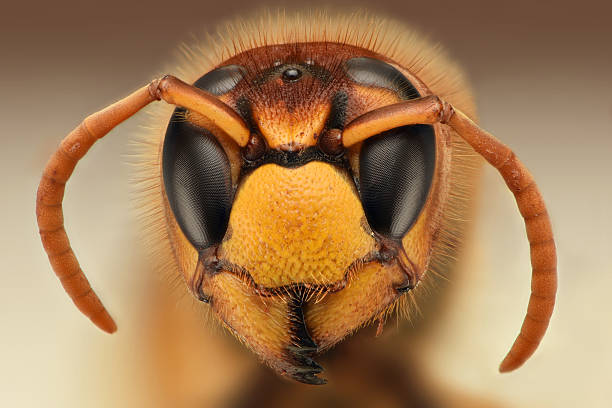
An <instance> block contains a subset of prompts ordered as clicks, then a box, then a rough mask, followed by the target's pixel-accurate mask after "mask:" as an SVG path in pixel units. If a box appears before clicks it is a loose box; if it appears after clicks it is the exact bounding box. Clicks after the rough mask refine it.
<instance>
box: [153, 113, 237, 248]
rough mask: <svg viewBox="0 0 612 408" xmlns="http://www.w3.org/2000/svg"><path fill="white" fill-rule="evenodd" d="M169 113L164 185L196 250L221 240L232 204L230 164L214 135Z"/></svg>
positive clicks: (173, 207) (163, 158) (171, 205)
mask: <svg viewBox="0 0 612 408" xmlns="http://www.w3.org/2000/svg"><path fill="white" fill-rule="evenodd" d="M182 112H183V111H182V110H180V109H177V110H176V111H175V113H174V115H172V119H171V120H170V124H169V125H168V129H167V130H166V138H165V140H164V150H163V153H162V163H163V165H162V170H163V177H164V187H165V189H166V195H167V197H168V201H169V203H170V208H172V212H173V213H174V216H175V218H176V220H177V222H178V224H179V226H180V227H181V230H182V231H183V233H184V234H185V236H186V237H187V239H189V241H190V242H191V244H192V245H193V246H194V247H195V248H196V249H197V250H199V251H201V250H203V249H205V248H208V247H209V246H211V245H214V244H217V243H219V242H221V240H222V239H223V236H224V235H225V232H226V230H227V224H228V221H229V214H230V210H231V206H232V195H233V191H232V182H231V175H230V164H229V160H228V158H227V155H226V154H225V152H224V150H223V148H222V147H221V145H220V144H219V142H218V141H217V139H216V138H215V137H214V136H213V135H212V134H211V133H210V132H208V131H206V130H202V129H198V128H196V127H195V126H193V125H191V124H189V123H188V122H186V121H185V120H184V118H183V117H182V115H181V113H182Z"/></svg>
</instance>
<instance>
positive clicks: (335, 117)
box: [325, 91, 348, 130]
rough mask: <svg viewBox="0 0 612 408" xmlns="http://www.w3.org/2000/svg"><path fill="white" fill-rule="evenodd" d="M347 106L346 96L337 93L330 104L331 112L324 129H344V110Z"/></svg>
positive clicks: (342, 93) (343, 93) (344, 93)
mask: <svg viewBox="0 0 612 408" xmlns="http://www.w3.org/2000/svg"><path fill="white" fill-rule="evenodd" d="M347 106H348V95H347V94H346V92H344V91H340V92H337V93H336V94H335V95H334V97H333V99H332V104H331V110H330V112H329V116H328V117H327V123H326V124H325V128H327V129H340V130H342V129H344V124H345V122H346V108H347Z"/></svg>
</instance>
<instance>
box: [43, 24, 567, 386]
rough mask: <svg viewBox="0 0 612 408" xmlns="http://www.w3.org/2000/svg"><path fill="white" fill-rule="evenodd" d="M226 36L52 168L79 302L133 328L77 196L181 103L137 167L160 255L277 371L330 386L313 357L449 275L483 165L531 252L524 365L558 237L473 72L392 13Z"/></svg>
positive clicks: (107, 116) (505, 366) (100, 117)
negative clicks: (82, 251) (156, 115)
mask: <svg viewBox="0 0 612 408" xmlns="http://www.w3.org/2000/svg"><path fill="white" fill-rule="evenodd" d="M228 27H229V28H228V32H227V33H225V34H224V33H220V37H219V39H220V44H216V43H214V41H211V42H210V44H209V46H210V47H211V48H213V49H214V50H216V51H213V54H214V53H216V56H215V55H213V54H210V55H208V54H206V52H201V51H202V50H204V49H205V48H202V49H200V48H198V50H197V51H189V50H186V56H187V59H188V65H191V66H192V68H191V69H190V68H189V67H188V66H187V67H185V70H184V71H183V74H185V75H186V76H189V77H190V80H189V82H190V83H186V82H183V81H182V80H180V79H178V78H176V77H174V76H170V75H166V76H164V77H162V78H159V79H156V80H153V81H151V82H150V83H149V84H148V85H146V86H144V87H142V88H140V89H138V90H136V91H135V92H133V93H132V94H130V95H128V96H127V97H125V98H123V99H121V100H119V101H117V102H116V103H114V104H112V105H110V106H108V107H107V108H105V109H103V110H101V111H99V112H96V113H94V114H92V115H89V116H88V117H86V118H85V119H84V120H83V121H82V122H81V123H80V124H79V125H78V126H77V127H76V128H75V129H74V130H73V131H72V132H70V133H69V134H68V135H67V136H66V137H65V138H64V139H63V140H62V142H61V143H60V145H59V147H58V148H57V150H56V151H55V153H54V154H53V155H52V156H51V157H50V159H49V161H48V163H47V165H46V167H45V169H44V170H43V175H42V178H41V181H40V184H39V188H38V194H37V197H36V216H37V221H38V226H39V231H40V235H41V240H42V243H43V246H44V248H45V251H46V252H47V255H48V256H49V261H50V263H51V266H52V267H53V269H54V271H55V273H56V275H57V276H58V278H59V280H60V282H61V284H62V286H63V287H64V289H65V290H66V292H67V293H68V295H69V296H70V297H71V298H72V300H73V301H74V303H75V305H76V306H77V307H78V308H79V310H81V311H82V312H83V313H84V314H85V315H86V316H87V317H89V318H90V319H91V321H92V322H93V323H94V324H96V325H97V326H98V327H99V328H100V329H102V330H104V331H106V332H108V333H112V332H114V331H115V330H116V329H117V326H116V324H115V322H114V320H113V319H112V317H111V316H110V314H109V313H108V311H107V310H106V308H105V307H104V305H103V304H102V302H101V300H100V298H98V296H97V295H96V293H95V292H94V290H93V288H92V287H91V285H90V284H89V282H88V280H87V278H86V277H85V274H84V272H83V270H82V269H81V267H80V264H79V262H78V260H77V258H76V255H75V254H74V251H72V248H71V245H70V241H69V239H68V235H67V233H66V230H65V229H64V214H63V209H62V202H63V197H64V190H65V185H66V183H67V182H68V180H69V178H70V176H71V175H72V173H73V171H74V169H75V166H76V165H77V163H78V161H79V160H80V159H81V158H82V157H84V156H85V154H87V152H88V150H89V148H90V147H91V146H92V145H93V144H94V143H95V142H96V141H97V140H99V139H101V138H103V137H104V136H105V135H107V134H108V133H109V132H110V131H111V130H112V129H113V128H114V127H115V126H116V125H118V124H119V123H121V122H123V121H125V120H127V119H128V118H130V117H131V116H132V115H134V114H136V113H137V112H138V111H140V110H141V109H143V108H144V107H145V106H147V105H149V104H150V103H152V102H155V101H160V100H163V101H164V102H165V103H168V104H170V105H174V106H175V107H176V108H175V110H174V111H173V113H172V115H171V118H170V121H169V122H168V123H167V125H166V124H165V123H164V125H163V127H164V129H163V130H162V131H161V132H160V134H158V135H157V138H153V139H151V138H150V137H149V138H147V139H146V140H145V141H144V142H145V143H143V150H142V152H141V153H142V154H141V156H140V157H141V158H142V163H141V164H142V168H141V176H142V178H141V180H142V183H141V188H142V193H143V197H142V198H143V202H142V203H141V207H142V208H143V215H144V217H145V218H146V224H147V225H149V227H150V229H149V230H148V231H147V239H148V240H149V241H150V242H154V240H155V237H156V235H157V238H158V242H156V244H159V245H156V248H155V251H156V253H155V256H156V257H157V258H158V259H160V261H161V262H159V264H160V265H161V264H164V261H167V260H168V259H170V260H172V261H173V262H172V263H171V265H172V266H176V268H174V269H178V273H180V274H182V275H183V278H184V281H185V282H186V284H187V286H188V288H189V289H190V291H191V292H192V293H193V295H194V297H195V298H196V299H199V300H201V301H202V302H205V303H208V304H209V307H210V308H211V309H212V311H213V312H214V315H216V317H217V318H218V320H219V321H220V322H221V323H222V324H223V325H224V326H225V327H226V328H227V329H228V330H230V331H231V332H232V333H233V334H234V335H235V336H236V337H237V338H238V339H240V340H241V341H242V342H243V343H244V344H246V345H247V346H248V347H249V348H250V349H251V350H253V351H254V352H255V353H257V355H258V356H259V357H260V358H261V359H263V360H264V361H265V362H266V363H267V364H268V365H269V366H271V367H272V368H273V369H275V370H276V371H277V372H279V373H281V374H283V375H286V376H288V377H291V378H293V379H295V380H297V381H301V382H305V383H309V384H321V383H323V382H325V380H324V379H323V378H321V377H319V376H318V374H319V373H320V372H321V371H322V368H321V367H320V366H319V365H318V364H317V363H316V362H315V361H314V358H315V356H316V354H317V353H320V352H323V351H325V350H327V349H329V348H330V347H332V346H333V345H334V344H336V343H338V342H339V341H341V340H342V339H343V338H344V337H346V336H347V335H349V334H351V333H352V332H354V331H355V330H357V329H359V328H360V327H362V326H364V325H367V324H369V323H372V322H374V321H377V322H378V331H379V332H380V330H382V327H383V323H384V321H385V319H386V317H387V316H388V314H389V313H391V312H392V311H394V310H399V311H400V312H401V311H402V310H401V309H402V307H403V306H405V304H406V302H404V300H406V298H407V297H408V298H409V300H410V302H411V303H414V302H415V298H416V297H418V296H420V293H421V292H422V289H421V288H420V287H419V288H417V286H418V285H419V283H420V282H422V281H423V279H425V278H427V275H431V274H432V273H438V274H439V273H440V272H441V273H444V271H445V270H446V269H447V267H448V265H449V263H452V262H453V260H454V259H455V255H456V253H457V248H458V247H459V246H460V241H461V236H462V231H463V230H464V228H465V227H464V223H463V220H464V219H466V218H468V215H469V214H468V212H469V207H470V201H471V200H472V198H473V195H474V188H473V186H472V182H473V181H474V179H475V178H476V176H477V175H476V172H475V171H476V168H477V167H478V165H479V164H480V161H479V157H481V158H482V159H484V160H485V161H486V162H487V163H489V164H490V165H491V166H493V167H494V168H495V169H496V170H497V171H498V172H499V174H500V176H501V177H502V178H503V180H504V182H505V183H506V186H507V187H508V189H509V190H510V192H511V193H512V195H513V197H514V199H515V200H516V204H517V208H518V210H519V213H520V215H521V217H522V218H523V220H524V222H525V228H526V233H527V240H528V241H529V244H530V252H531V266H532V275H531V296H530V298H529V304H528V307H527V313H526V316H525V320H524V322H523V325H522V327H521V330H520V333H519V335H518V336H517V337H516V340H515V342H514V344H513V345H512V347H511V349H510V351H509V352H508V354H507V355H506V357H505V359H504V360H503V361H502V363H501V365H500V367H499V369H500V371H501V372H507V371H512V370H514V369H516V368H518V367H520V366H521V365H522V364H523V363H524V362H525V361H526V360H527V359H528V358H529V357H530V356H531V355H532V354H533V352H534V351H535V350H536V348H537V347H538V344H539V343H540V340H541V339H542V338H543V336H544V334H545V332H546V329H547V327H548V323H549V321H550V318H551V315H552V312H553V309H554V304H555V294H556V288H557V264H556V262H557V261H556V247H555V241H554V236H553V232H552V226H551V222H550V218H549V216H548V211H547V209H546V205H545V204H544V199H543V197H542V194H541V193H540V191H539V189H538V187H537V184H536V182H535V179H534V177H533V176H532V175H531V174H530V172H529V171H528V170H527V168H526V167H525V165H524V164H523V163H522V162H521V161H520V160H519V158H518V157H517V156H516V154H514V152H513V151H512V150H511V149H510V148H509V147H508V146H506V145H504V144H503V143H502V142H500V141H499V140H498V139H496V138H495V137H494V136H493V135H492V134H490V133H488V132H486V131H485V130H483V129H481V128H480V127H479V126H478V125H477V124H476V123H475V122H474V121H473V120H472V119H471V118H473V117H474V115H475V114H474V106H473V104H472V102H471V97H470V94H469V91H468V88H467V85H466V84H465V82H464V81H463V79H462V75H461V73H460V71H459V70H458V69H457V68H456V67H455V66H454V65H453V64H452V63H451V62H449V61H448V60H447V59H446V58H445V57H444V56H443V55H442V54H440V53H439V52H438V51H437V50H436V48H435V47H431V46H430V45H428V44H426V43H424V42H421V41H420V40H418V39H417V38H416V37H414V35H413V34H412V33H410V32H409V31H406V30H405V28H403V27H401V26H394V25H393V24H391V23H390V22H389V21H386V20H376V19H370V18H367V17H360V16H358V15H355V16H352V17H350V16H349V17H348V18H342V17H333V18H327V17H325V16H324V15H320V16H318V17H316V16H302V15H299V14H296V15H295V16H293V17H285V16H279V17H278V18H272V17H271V16H269V17H268V19H265V18H264V19H262V20H259V21H258V22H253V23H248V24H247V23H240V24H238V26H231V25H230V26H228ZM232 27H233V28H232ZM228 55H230V57H229V58H228V57H227V56H228ZM213 60H215V61H220V62H219V63H218V64H217V65H215V66H214V69H211V70H209V68H202V67H204V66H206V67H209V66H210V65H209V64H210V61H213ZM198 61H200V63H201V64H203V65H201V66H200V63H198ZM207 64H208V65H207ZM206 71H208V72H207V73H205V74H204V75H202V72H206ZM168 114H170V110H169V111H168ZM519 119H520V118H516V120H519ZM166 121H167V116H166V119H165V120H164V122H166ZM144 146H146V147H144ZM151 238H153V239H151ZM164 265H165V266H164V268H165V269H173V268H172V267H170V268H168V264H167V263H166V264H164ZM428 271H429V273H428ZM421 287H422V285H421Z"/></svg>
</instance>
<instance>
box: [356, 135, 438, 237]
mask: <svg viewBox="0 0 612 408" xmlns="http://www.w3.org/2000/svg"><path fill="white" fill-rule="evenodd" d="M435 159H436V152H435V134H434V130H433V128H432V127H431V126H429V125H413V126H402V127H398V128H395V129H391V130H388V131H386V132H383V133H381V134H379V135H377V136H374V137H371V138H369V139H368V140H366V141H365V142H364V143H363V146H362V148H361V153H360V155H359V185H360V194H361V202H362V204H363V207H364V210H365V214H366V217H367V219H368V222H369V224H370V226H371V227H372V228H373V229H374V230H375V231H376V232H378V233H379V234H381V235H383V236H386V237H388V238H392V239H401V238H402V237H403V236H404V235H406V233H407V232H408V230H409V229H410V228H411V227H412V225H413V224H414V222H415V221H416V219H417V217H418V215H419V214H420V212H421V210H422V208H423V206H424V205H425V201H426V200H427V195H428V193H429V189H430V187H431V182H432V179H433V173H434V166H435Z"/></svg>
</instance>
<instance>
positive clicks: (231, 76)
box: [193, 65, 245, 95]
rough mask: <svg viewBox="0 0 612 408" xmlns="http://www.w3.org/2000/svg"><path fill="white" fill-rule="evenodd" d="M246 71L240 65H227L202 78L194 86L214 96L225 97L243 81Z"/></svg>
mask: <svg viewBox="0 0 612 408" xmlns="http://www.w3.org/2000/svg"><path fill="white" fill-rule="evenodd" d="M244 71H245V69H244V68H243V67H241V66H240V65H226V66H224V67H221V68H217V69H214V70H212V71H210V72H208V73H207V74H205V75H204V76H202V77H200V79H198V80H197V81H195V82H194V83H193V86H195V87H198V88H200V89H203V90H205V91H208V92H210V93H211V94H213V95H223V94H225V93H228V92H229V91H231V90H232V89H234V88H235V87H236V85H237V84H238V82H240V81H241V80H242V78H243V76H244Z"/></svg>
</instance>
